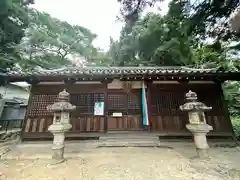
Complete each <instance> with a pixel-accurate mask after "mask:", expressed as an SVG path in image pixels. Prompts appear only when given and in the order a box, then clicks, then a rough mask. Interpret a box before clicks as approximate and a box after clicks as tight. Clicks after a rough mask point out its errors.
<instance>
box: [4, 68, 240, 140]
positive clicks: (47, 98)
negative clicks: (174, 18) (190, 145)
mask: <svg viewBox="0 0 240 180" xmlns="http://www.w3.org/2000/svg"><path fill="white" fill-rule="evenodd" d="M5 78H6V81H8V82H19V81H26V82H28V83H30V84H31V85H32V88H31V94H30V98H29V103H28V108H27V113H26V117H25V120H24V122H23V125H22V138H23V139H29V138H32V139H40V138H51V137H52V134H51V133H50V132H48V127H49V126H50V125H51V124H52V119H53V113H52V112H51V111H49V110H47V108H46V107H47V106H48V105H50V104H53V103H54V102H55V101H56V100H57V95H58V94H59V92H61V91H63V90H64V89H66V91H67V92H68V93H70V103H72V104H73V105H76V110H75V111H73V112H71V114H70V117H71V118H70V122H71V124H72V129H71V130H70V131H69V132H67V134H66V137H74V138H81V137H99V136H101V134H104V133H109V132H112V133H115V132H120V131H121V132H126V133H127V132H129V131H137V132H143V131H148V132H149V133H156V134H159V136H191V133H190V132H189V131H188V130H187V129H186V127H185V125H186V124H187V123H188V115H187V113H186V112H182V111H181V110H180V109H179V106H180V105H182V104H184V101H185V94H186V93H187V92H188V91H189V90H191V91H194V92H196V93H197V95H198V98H199V101H201V102H203V103H205V104H206V105H207V106H211V107H212V110H211V111H209V112H207V113H206V119H207V123H208V124H209V125H211V126H212V127H213V131H211V132H209V133H208V136H215V137H216V136H232V135H233V131H232V125H231V121H230V117H229V113H228V108H227V104H226V103H225V100H224V95H223V91H222V87H221V85H222V83H223V82H224V81H226V80H239V79H240V72H239V71H224V70H223V69H221V68H220V69H192V68H187V67H83V68H78V67H66V68H62V69H56V70H34V71H32V72H21V71H11V72H8V76H6V77H5Z"/></svg>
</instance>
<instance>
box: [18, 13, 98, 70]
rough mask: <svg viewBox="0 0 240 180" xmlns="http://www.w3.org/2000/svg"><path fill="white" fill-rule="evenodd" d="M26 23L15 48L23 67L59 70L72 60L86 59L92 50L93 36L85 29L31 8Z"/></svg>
mask: <svg viewBox="0 0 240 180" xmlns="http://www.w3.org/2000/svg"><path fill="white" fill-rule="evenodd" d="M29 21H30V23H29V26H28V28H27V30H26V36H25V38H24V39H23V40H22V42H21V44H20V45H19V46H18V48H19V52H21V53H22V62H21V64H22V66H25V67H27V68H29V67H34V66H36V65H38V66H41V67H44V68H58V67H61V66H63V65H67V64H71V63H72V62H71V61H70V60H71V59H79V60H82V59H84V60H85V59H89V57H90V56H91V53H92V52H93V51H94V47H93V45H92V41H93V40H94V38H95V37H96V35H95V34H93V33H91V31H90V30H88V29H86V28H84V27H81V26H72V25H70V24H68V23H67V22H63V21H60V20H58V19H55V18H52V17H51V16H50V15H49V14H46V13H41V12H38V11H36V10H33V9H30V10H29ZM73 57H74V58H73Z"/></svg>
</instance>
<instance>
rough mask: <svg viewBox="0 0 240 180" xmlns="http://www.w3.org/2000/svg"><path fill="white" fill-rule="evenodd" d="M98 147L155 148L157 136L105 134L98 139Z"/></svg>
mask: <svg viewBox="0 0 240 180" xmlns="http://www.w3.org/2000/svg"><path fill="white" fill-rule="evenodd" d="M99 146H100V147H111V146H112V147H125V146H126V147H141V146H142V147H157V146H160V141H159V138H158V136H155V135H152V134H134V133H133V134H107V135H105V136H101V137H100V138H99Z"/></svg>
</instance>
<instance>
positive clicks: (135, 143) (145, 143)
mask: <svg viewBox="0 0 240 180" xmlns="http://www.w3.org/2000/svg"><path fill="white" fill-rule="evenodd" d="M124 146H125V147H158V146H160V142H159V141H140V140H139V141H99V144H98V147H124Z"/></svg>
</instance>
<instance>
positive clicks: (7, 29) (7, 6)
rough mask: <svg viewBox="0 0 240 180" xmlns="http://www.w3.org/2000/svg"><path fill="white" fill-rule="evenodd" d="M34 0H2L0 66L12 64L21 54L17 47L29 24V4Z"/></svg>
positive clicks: (0, 4)
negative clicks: (18, 52)
mask: <svg viewBox="0 0 240 180" xmlns="http://www.w3.org/2000/svg"><path fill="white" fill-rule="evenodd" d="M30 3H33V1H23V0H15V1H11V0H1V1H0V67H1V68H6V67H10V66H12V65H13V64H14V63H15V62H17V61H18V58H19V55H18V54H17V53H16V51H15V47H16V45H17V44H19V43H20V41H21V39H22V37H23V36H24V30H25V29H26V28H27V26H28V15H27V11H26V9H27V5H28V4H30Z"/></svg>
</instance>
